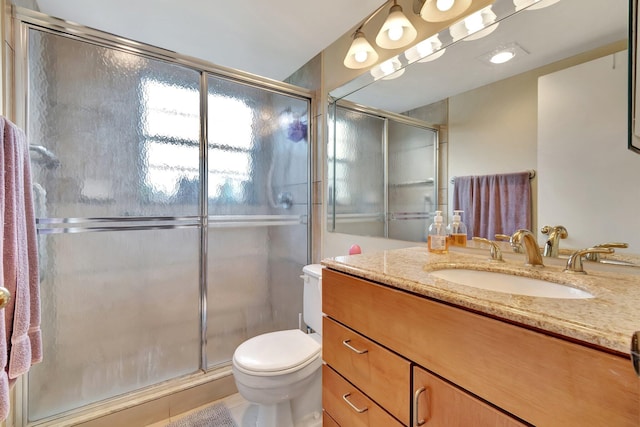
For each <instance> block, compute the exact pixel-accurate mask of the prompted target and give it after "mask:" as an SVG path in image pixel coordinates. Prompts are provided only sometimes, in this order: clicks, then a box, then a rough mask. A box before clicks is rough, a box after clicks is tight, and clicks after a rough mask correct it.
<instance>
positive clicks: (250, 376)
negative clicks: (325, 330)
mask: <svg viewBox="0 0 640 427" xmlns="http://www.w3.org/2000/svg"><path fill="white" fill-rule="evenodd" d="M302 272H303V275H302V276H300V277H301V278H302V279H303V281H304V292H303V294H304V298H303V301H304V302H303V310H302V312H303V318H304V322H305V323H306V324H307V326H309V327H310V328H311V329H312V330H313V333H309V334H307V333H305V332H302V331H301V330H300V329H290V330H285V331H276V332H269V333H266V334H262V335H258V336H256V337H253V338H250V339H248V340H247V341H245V342H243V343H242V344H240V345H239V346H238V348H236V351H235V352H234V354H233V367H232V369H233V375H234V378H235V382H236V386H237V388H238V392H239V393H240V395H241V396H242V397H244V398H245V399H246V400H247V401H248V402H250V403H252V404H255V405H256V406H257V422H256V424H255V426H256V427H316V426H318V427H319V426H321V425H322V378H321V367H322V338H321V335H322V302H321V289H322V266H321V265H320V264H311V265H307V266H305V267H304V268H303V269H302ZM242 427H245V425H244V424H243V426H242ZM252 427H253V424H252Z"/></svg>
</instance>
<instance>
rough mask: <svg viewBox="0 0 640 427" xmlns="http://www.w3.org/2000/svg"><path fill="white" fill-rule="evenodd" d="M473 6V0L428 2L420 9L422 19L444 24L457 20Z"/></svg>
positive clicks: (435, 0)
mask: <svg viewBox="0 0 640 427" xmlns="http://www.w3.org/2000/svg"><path fill="white" fill-rule="evenodd" d="M469 6H471V0H426V1H425V2H424V4H423V5H422V8H421V9H420V17H421V18H422V19H424V20H425V21H427V22H443V21H449V20H451V19H455V18H456V17H457V16H460V15H461V14H462V13H463V12H464V11H465V10H467V9H469Z"/></svg>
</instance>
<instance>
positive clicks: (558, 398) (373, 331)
mask: <svg viewBox="0 0 640 427" xmlns="http://www.w3.org/2000/svg"><path fill="white" fill-rule="evenodd" d="M322 301H323V302H322V306H323V312H324V313H325V315H326V316H327V317H328V319H325V323H324V324H325V325H329V327H328V328H327V329H324V330H323V357H324V359H325V362H326V363H327V365H328V366H325V372H329V374H327V375H326V376H325V377H323V407H324V409H325V411H327V412H328V414H329V415H330V416H331V417H332V418H333V419H334V420H335V421H336V422H337V423H338V425H341V426H343V427H345V426H352V425H354V426H358V425H374V424H366V423H365V424H357V423H353V421H351V420H349V421H346V423H343V422H341V419H339V418H340V417H339V416H338V415H336V416H334V413H333V412H334V411H336V410H338V409H337V408H336V406H337V405H336V402H338V401H339V400H340V399H342V396H338V394H337V393H339V392H336V391H335V390H334V387H335V382H334V381H333V379H334V378H335V377H337V378H338V379H340V380H342V381H345V382H346V383H347V384H349V385H351V386H352V387H353V390H354V391H357V392H359V393H360V394H361V395H362V397H363V398H368V399H369V400H370V401H371V404H373V405H376V407H379V408H383V409H384V411H382V412H386V413H388V414H394V416H393V417H391V419H392V420H398V421H399V422H400V425H413V423H412V422H411V419H410V417H409V418H408V416H412V415H415V416H417V417H421V418H425V419H426V421H427V423H426V425H427V426H428V425H429V422H428V420H429V413H430V414H432V416H433V417H436V411H437V412H438V414H439V415H437V416H444V417H449V416H451V415H450V414H455V413H457V412H460V413H461V412H465V414H466V415H464V416H470V417H472V418H465V419H463V420H460V421H455V420H451V419H449V418H445V419H446V420H448V421H446V422H444V421H443V422H442V423H440V422H438V423H436V422H434V423H433V425H453V426H455V425H460V426H462V425H474V426H482V425H487V426H516V425H526V423H528V424H531V425H539V426H563V427H566V426H580V427H584V426H608V427H613V426H637V422H638V419H639V417H640V413H639V411H640V408H639V405H638V402H639V401H640V395H639V391H638V383H637V381H638V379H637V377H636V376H635V374H634V372H633V368H632V366H631V362H630V360H629V358H626V357H622V356H619V355H616V354H611V353H609V352H606V351H600V350H598V349H594V348H591V347H587V346H583V345H581V344H578V343H575V342H570V341H566V340H564V339H561V338H558V337H554V336H550V335H547V334H544V333H541V332H538V331H534V330H531V329H527V328H525V327H521V326H517V325H513V324H511V323H508V322H504V321H501V320H498V319H495V318H490V317H487V316H484V315H481V314H478V313H474V312H470V311H468V310H465V309H462V308H459V307H455V306H452V305H448V304H445V303H442V302H438V301H434V300H431V299H428V298H425V297H422V296H419V295H414V294H412V293H409V292H406V291H402V290H398V289H395V288H392V287H389V286H385V285H381V284H376V283H373V282H371V281H368V280H363V279H360V278H357V277H354V276H350V275H347V274H344V273H340V272H337V271H334V270H330V269H325V270H324V271H323V277H322ZM334 326H336V327H337V328H338V329H337V330H340V328H344V330H346V331H348V332H349V331H350V333H353V334H356V335H354V336H353V337H354V338H352V339H355V342H354V343H355V344H357V346H359V345H365V343H366V345H369V344H372V345H375V346H378V347H379V348H380V349H383V350H386V351H388V352H389V353H390V354H391V355H393V356H394V357H397V358H399V359H400V360H404V361H405V362H406V363H408V364H409V365H406V364H405V365H404V368H402V369H401V370H402V372H406V375H407V377H409V376H411V375H413V376H414V378H413V388H412V387H411V386H407V384H406V383H405V382H402V385H397V384H395V383H391V382H388V386H387V388H386V393H387V395H402V396H404V397H403V398H404V399H405V400H404V403H400V404H399V405H404V406H405V412H404V414H403V415H398V414H397V413H396V411H397V409H394V408H393V407H392V406H393V405H392V404H389V403H388V402H385V401H383V400H382V398H381V397H380V396H379V395H377V394H375V392H374V391H373V389H372V388H371V387H372V385H371V383H367V382H363V381H362V379H361V378H358V377H356V376H354V375H353V371H354V370H356V369H355V368H353V369H352V368H349V366H350V365H352V364H353V363H355V362H354V360H357V359H356V358H355V357H356V356H353V355H350V354H349V356H346V355H345V354H348V353H344V350H342V349H341V350H340V351H337V350H336V349H335V347H336V346H337V347H341V346H342V344H341V342H340V339H341V337H342V335H340V334H337V336H336V332H335V330H336V329H335V328H333V327H334ZM357 346H354V348H358V347H357ZM347 350H348V349H347ZM370 359H371V360H373V359H374V358H373V357H371V358H370ZM376 363H377V362H376ZM414 365H418V366H417V367H415V368H412V367H413V366H414ZM407 366H409V367H408V368H407ZM422 368H424V369H422ZM367 369H369V368H367ZM371 369H372V370H371V371H370V374H371V376H370V381H375V379H374V377H377V376H378V375H379V371H380V370H382V368H379V367H373V368H371ZM374 369H375V370H378V371H375V370H374ZM412 370H413V373H412ZM396 375H397V376H400V377H403V381H404V374H394V375H393V376H396ZM386 381H387V380H386V379H385V380H384V382H386ZM421 382H424V383H425V384H424V385H425V388H429V387H430V391H429V392H428V394H427V395H426V396H425V395H423V394H421V395H419V396H418V399H417V401H418V404H417V411H416V409H415V408H413V409H412V406H413V405H412V404H411V400H412V399H413V393H414V391H417V390H419V389H420V387H421V386H420V383H421ZM436 389H437V391H438V396H442V395H443V394H444V395H450V397H447V398H443V397H435V395H434V393H435V392H436ZM345 393H346V392H345ZM343 394H344V393H343ZM430 394H431V395H434V397H432V398H431V399H430V403H426V401H425V402H423V400H424V399H427V397H430V396H429V395H430ZM330 396H333V397H330ZM374 396H375V397H374ZM359 398H360V396H358V399H359ZM427 400H428V399H427ZM441 404H442V405H445V406H446V408H443V409H440V407H441ZM450 405H452V406H453V407H449V406H450ZM344 407H346V406H344V405H343V407H341V408H340V410H342V409H344ZM461 408H464V409H461ZM496 408H499V409H496ZM424 409H428V410H429V412H428V413H427V415H426V416H425V415H424V412H423V410H424ZM444 411H446V412H444ZM414 412H415V414H414ZM445 413H446V414H447V415H442V414H445ZM509 414H511V415H513V417H511V416H510V415H509ZM473 417H477V418H473ZM486 417H488V418H486ZM447 422H448V423H449V424H447ZM388 425H394V424H388Z"/></svg>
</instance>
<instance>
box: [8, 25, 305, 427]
mask: <svg viewBox="0 0 640 427" xmlns="http://www.w3.org/2000/svg"><path fill="white" fill-rule="evenodd" d="M22 26H23V30H24V32H23V34H24V40H25V41H26V44H25V45H24V46H22V50H21V51H20V52H21V54H24V56H25V64H26V70H25V71H26V73H25V75H26V76H28V78H27V79H26V84H25V91H26V97H27V98H26V99H27V105H26V107H27V108H26V111H27V113H26V117H25V120H24V121H25V123H24V125H25V128H26V131H27V136H28V140H29V142H30V145H31V148H30V152H31V159H32V173H33V181H34V189H33V191H34V199H35V201H36V216H37V223H38V224H37V225H38V233H39V237H38V238H39V257H40V276H41V298H42V330H43V340H44V361H43V362H42V363H40V364H38V365H35V366H34V367H33V368H32V370H31V372H30V373H29V375H28V387H27V396H28V397H27V399H26V402H24V403H25V406H26V408H27V418H28V422H29V423H38V422H41V421H43V420H55V419H56V417H59V416H61V415H63V414H65V413H67V414H68V413H73V412H74V411H78V410H80V409H82V408H84V407H86V405H94V404H99V403H100V402H108V401H109V400H110V399H114V398H116V397H118V396H123V395H125V394H128V393H137V392H140V391H141V390H144V389H147V388H149V387H154V386H156V385H158V384H161V383H165V382H166V381H171V380H176V379H179V378H184V377H186V376H189V375H198V374H199V373H202V372H205V371H207V370H208V369H211V368H214V367H219V366H223V365H228V363H229V361H230V359H231V356H232V353H233V350H234V349H235V347H236V346H237V344H239V343H240V342H241V341H243V340H245V339H247V338H249V337H251V336H253V335H256V334H258V333H262V332H266V331H271V330H276V329H282V328H295V327H297V326H298V313H299V312H301V310H302V286H301V281H300V279H299V275H300V271H301V268H302V266H303V265H304V264H305V263H307V262H308V260H309V250H308V248H309V233H308V230H309V197H310V196H309V172H308V171H309V164H310V158H309V152H310V150H309V138H308V126H309V117H310V112H309V106H310V99H309V98H308V97H307V96H303V95H301V94H299V93H297V92H293V91H287V90H286V88H284V87H283V88H277V87H273V86H269V85H265V86H263V85H261V84H259V82H256V81H248V80H246V79H243V78H242V76H240V77H237V76H232V75H226V74H224V75H223V74H216V73H215V70H213V69H209V68H207V67H204V66H200V65H201V64H189V63H186V62H187V61H184V60H172V58H171V57H170V56H168V57H162V56H161V55H159V54H158V53H157V50H155V51H153V54H147V53H145V51H144V49H142V50H141V51H139V52H134V51H132V50H130V49H125V48H122V46H118V45H116V44H115V43H114V44H113V45H111V43H110V39H109V37H108V35H103V36H104V38H103V39H100V40H99V41H98V39H97V36H96V34H95V32H94V33H93V34H92V37H90V38H87V39H85V38H84V37H83V36H82V35H78V34H79V33H81V30H76V31H74V32H65V31H54V30H53V28H47V27H46V26H45V27H42V26H40V25H39V26H37V27H36V26H34V25H31V24H30V23H29V19H28V18H26V19H24V21H23V22H22ZM56 29H58V28H57V27H56ZM71 33H73V34H74V35H70V34H71ZM138 50H140V49H138Z"/></svg>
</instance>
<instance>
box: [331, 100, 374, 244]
mask: <svg viewBox="0 0 640 427" xmlns="http://www.w3.org/2000/svg"><path fill="white" fill-rule="evenodd" d="M385 128H386V125H385V120H384V119H383V118H381V117H377V116H374V115H371V114H367V113H363V112H360V111H354V110H351V109H347V108H343V107H340V106H338V107H336V108H335V137H334V143H333V144H329V162H328V164H329V168H330V172H329V175H330V176H331V177H332V179H331V180H330V181H329V182H330V183H331V184H330V185H333V188H329V195H330V197H331V199H330V200H329V206H330V208H329V209H330V211H329V215H330V216H331V219H330V221H329V224H330V226H332V228H331V231H335V232H338V233H348V234H357V235H365V236H376V237H384V236H385V233H386V226H385V175H384V162H385V145H384V144H385Z"/></svg>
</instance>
